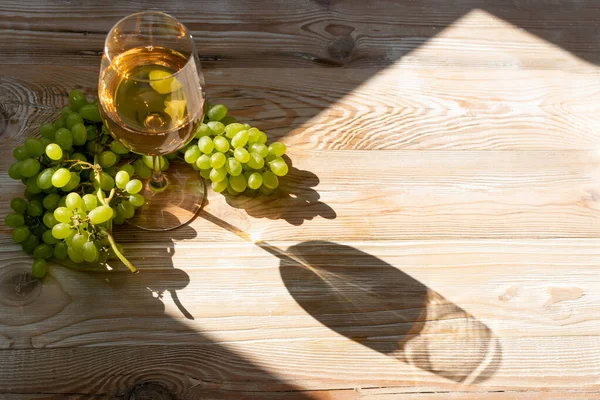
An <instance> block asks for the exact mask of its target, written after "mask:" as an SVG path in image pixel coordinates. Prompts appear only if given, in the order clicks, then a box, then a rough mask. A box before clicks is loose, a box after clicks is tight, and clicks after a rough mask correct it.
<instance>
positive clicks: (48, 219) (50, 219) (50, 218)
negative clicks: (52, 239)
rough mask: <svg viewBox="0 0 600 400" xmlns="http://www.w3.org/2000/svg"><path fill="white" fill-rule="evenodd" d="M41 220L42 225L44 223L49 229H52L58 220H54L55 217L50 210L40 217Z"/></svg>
mask: <svg viewBox="0 0 600 400" xmlns="http://www.w3.org/2000/svg"><path fill="white" fill-rule="evenodd" d="M42 221H43V222H44V225H46V226H47V227H48V228H49V229H52V227H54V225H56V224H58V221H57V220H56V218H54V215H53V214H52V213H51V212H47V213H45V214H44V216H43V217H42Z"/></svg>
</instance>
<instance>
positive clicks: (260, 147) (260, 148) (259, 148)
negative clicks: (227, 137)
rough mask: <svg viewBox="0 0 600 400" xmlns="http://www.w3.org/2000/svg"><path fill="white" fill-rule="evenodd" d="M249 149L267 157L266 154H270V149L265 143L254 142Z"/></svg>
mask: <svg viewBox="0 0 600 400" xmlns="http://www.w3.org/2000/svg"><path fill="white" fill-rule="evenodd" d="M249 150H250V151H253V152H255V153H256V154H258V155H260V156H261V157H262V158H265V157H266V156H268V155H269V149H268V148H267V146H265V145H264V144H260V143H253V144H252V145H251V146H250V148H249Z"/></svg>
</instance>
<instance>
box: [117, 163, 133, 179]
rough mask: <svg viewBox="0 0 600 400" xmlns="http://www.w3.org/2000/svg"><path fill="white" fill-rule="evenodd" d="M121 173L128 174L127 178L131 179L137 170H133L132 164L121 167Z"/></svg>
mask: <svg viewBox="0 0 600 400" xmlns="http://www.w3.org/2000/svg"><path fill="white" fill-rule="evenodd" d="M119 171H125V172H127V176H128V177H129V178H130V179H131V177H132V176H133V174H135V168H133V165H131V164H125V165H121V167H120V168H119Z"/></svg>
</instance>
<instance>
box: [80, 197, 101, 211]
mask: <svg viewBox="0 0 600 400" xmlns="http://www.w3.org/2000/svg"><path fill="white" fill-rule="evenodd" d="M81 201H82V202H83V210H84V211H91V210H93V209H94V208H96V207H97V206H98V198H97V197H96V195H93V194H90V193H88V194H86V195H83V197H82V198H81Z"/></svg>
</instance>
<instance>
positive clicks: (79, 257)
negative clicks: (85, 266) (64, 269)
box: [67, 247, 83, 264]
mask: <svg viewBox="0 0 600 400" xmlns="http://www.w3.org/2000/svg"><path fill="white" fill-rule="evenodd" d="M67 254H68V255H69V259H70V260H71V261H73V262H74V263H75V264H79V263H82V262H83V249H82V251H81V252H77V251H76V250H75V249H74V248H73V247H67Z"/></svg>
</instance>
